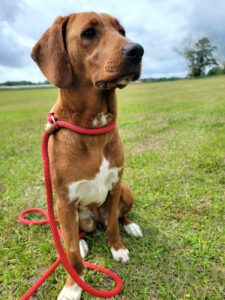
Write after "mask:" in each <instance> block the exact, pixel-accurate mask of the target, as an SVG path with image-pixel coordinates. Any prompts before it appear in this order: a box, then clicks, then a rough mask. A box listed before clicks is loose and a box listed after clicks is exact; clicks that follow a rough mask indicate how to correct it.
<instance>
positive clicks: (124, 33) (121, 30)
mask: <svg viewBox="0 0 225 300" xmlns="http://www.w3.org/2000/svg"><path fill="white" fill-rule="evenodd" d="M119 33H120V34H121V35H122V36H126V32H125V30H124V29H123V28H121V29H120V30H119Z"/></svg>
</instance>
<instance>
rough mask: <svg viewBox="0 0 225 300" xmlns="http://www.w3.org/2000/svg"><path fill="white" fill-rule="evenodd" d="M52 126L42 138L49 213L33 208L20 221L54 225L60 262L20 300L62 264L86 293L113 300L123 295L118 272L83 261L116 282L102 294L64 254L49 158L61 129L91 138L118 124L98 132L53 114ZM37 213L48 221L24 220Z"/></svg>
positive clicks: (24, 299)
mask: <svg viewBox="0 0 225 300" xmlns="http://www.w3.org/2000/svg"><path fill="white" fill-rule="evenodd" d="M48 122H49V126H48V127H47V129H46V131H45V132H44V135H43V138H42V160H43V171H44V179H45V188H46V200H47V209H48V210H47V211H46V210H43V209H40V208H29V209H26V210H24V211H22V212H21V213H20V214H19V221H20V222H21V223H23V224H25V225H38V224H47V223H49V224H50V228H51V232H52V236H53V239H54V242H55V246H56V250H57V252H58V254H59V257H58V258H57V260H56V261H55V262H54V263H53V264H52V266H51V267H50V268H49V269H48V270H47V271H46V272H45V273H44V274H43V276H42V277H41V278H40V279H38V280H37V282H36V283H35V284H34V285H33V286H32V287H31V288H30V289H29V290H28V291H27V292H26V293H25V294H24V295H23V296H22V298H21V299H20V300H27V299H29V297H30V296H31V295H32V294H33V293H34V292H35V291H36V290H37V289H38V288H39V287H40V286H41V285H42V283H43V282H44V281H45V280H46V279H47V278H48V277H49V276H50V275H51V273H52V272H53V271H54V270H55V269H56V268H57V266H58V265H59V264H60V263H61V264H62V265H63V266H64V268H65V269H66V271H67V272H68V273H69V275H70V276H71V277H72V278H73V280H74V281H75V282H76V283H77V284H78V285H79V286H80V287H81V288H82V289H83V290H85V291H86V292H88V293H89V294H91V295H93V296H97V297H101V298H108V297H113V296H115V295H117V294H118V293H120V291H121V289H122V280H121V278H120V277H118V276H117V275H116V274H115V273H114V272H112V271H111V270H108V269H105V268H103V267H100V266H97V265H94V264H92V263H90V262H86V261H83V264H84V267H86V268H88V269H92V270H97V271H99V272H102V273H104V274H105V275H107V276H109V277H111V278H112V279H113V280H114V281H115V282H116V286H115V287H114V288H113V289H111V290H106V291H102V290H98V289H95V288H94V287H92V286H90V285H89V284H88V283H86V282H85V281H83V280H82V279H81V278H80V276H79V275H78V274H77V273H76V271H75V270H74V268H73V267H72V265H71V264H70V262H69V260H68V258H67V256H66V253H65V251H64V250H63V247H62V244H61V240H60V238H61V232H60V230H59V228H58V227H57V225H56V222H57V220H56V219H55V215H54V207H53V192H52V183H51V176H50V165H49V157H48V140H49V137H50V135H51V134H52V133H54V132H55V131H56V130H58V129H60V128H67V129H69V130H72V131H74V132H77V133H80V134H87V135H98V134H104V133H107V132H109V131H111V130H113V129H114V128H115V127H116V124H115V123H112V124H110V125H108V126H106V127H102V128H98V129H90V128H82V127H79V126H75V125H73V124H71V123H67V122H63V121H58V120H57V119H56V118H55V117H54V113H50V114H49V115H48ZM30 212H36V213H40V214H42V215H44V216H45V218H46V219H43V220H37V221H35V220H34V221H33V220H27V219H25V218H24V216H25V215H26V214H27V213H30ZM84 235H85V233H81V234H80V238H82V237H83V236H84Z"/></svg>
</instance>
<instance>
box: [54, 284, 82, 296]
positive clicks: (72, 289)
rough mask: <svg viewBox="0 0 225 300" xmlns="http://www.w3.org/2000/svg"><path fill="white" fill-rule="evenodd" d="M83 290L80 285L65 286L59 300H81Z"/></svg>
mask: <svg viewBox="0 0 225 300" xmlns="http://www.w3.org/2000/svg"><path fill="white" fill-rule="evenodd" d="M81 293H82V289H81V288H80V287H79V285H78V284H76V283H74V284H73V285H71V286H64V288H63V289H62V290H61V292H60V294H59V296H58V298H57V300H80V298H81Z"/></svg>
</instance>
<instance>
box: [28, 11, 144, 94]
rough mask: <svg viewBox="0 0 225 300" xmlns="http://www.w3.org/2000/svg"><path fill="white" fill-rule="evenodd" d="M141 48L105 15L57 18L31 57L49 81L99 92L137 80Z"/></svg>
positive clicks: (61, 86) (78, 15)
mask: <svg viewBox="0 0 225 300" xmlns="http://www.w3.org/2000/svg"><path fill="white" fill-rule="evenodd" d="M143 53H144V49H143V48H142V46H141V45H139V44H137V43H133V42H131V41H130V40H129V39H127V38H126V34H125V30H124V28H123V27H122V26H121V25H120V23H119V21H118V20H117V19H115V18H113V17H112V16H110V15H107V14H97V13H92V12H91V13H79V14H71V15H69V16H66V17H58V18H57V19H56V20H55V21H54V23H53V24H52V26H51V27H50V28H49V29H48V30H47V31H46V32H45V33H44V34H43V35H42V36H41V38H40V39H39V41H38V42H37V43H36V45H35V46H34V48H33V50H32V53H31V56H32V58H33V60H34V61H35V62H36V63H37V64H38V66H39V68H40V69H41V71H42V72H43V73H44V75H45V76H46V77H47V79H48V80H49V82H51V83H53V84H55V85H56V86H58V87H60V88H68V87H70V86H72V85H73V84H74V83H76V84H80V85H86V84H91V85H94V86H95V87H96V88H100V89H111V88H115V87H120V88H121V87H124V86H126V85H127V84H128V83H129V82H130V81H134V80H137V79H138V78H139V76H140V72H141V59H142V56H143Z"/></svg>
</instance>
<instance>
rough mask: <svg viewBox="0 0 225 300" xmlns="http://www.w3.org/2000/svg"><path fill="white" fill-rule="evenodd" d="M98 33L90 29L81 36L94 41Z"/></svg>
mask: <svg viewBox="0 0 225 300" xmlns="http://www.w3.org/2000/svg"><path fill="white" fill-rule="evenodd" d="M96 34H97V33H96V31H95V29H93V28H88V29H86V30H85V31H84V32H82V34H81V36H82V37H84V38H86V39H89V40H91V39H93V38H94V37H95V36H96Z"/></svg>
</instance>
